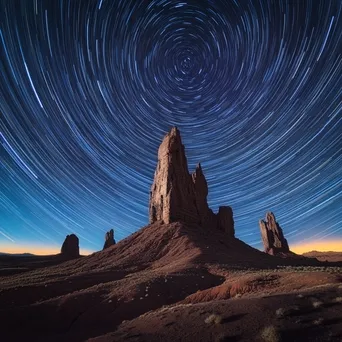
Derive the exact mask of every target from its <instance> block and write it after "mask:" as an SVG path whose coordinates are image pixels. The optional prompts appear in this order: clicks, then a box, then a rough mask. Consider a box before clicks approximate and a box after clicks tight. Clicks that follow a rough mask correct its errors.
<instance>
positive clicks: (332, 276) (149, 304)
mask: <svg viewBox="0 0 342 342" xmlns="http://www.w3.org/2000/svg"><path fill="white" fill-rule="evenodd" d="M12 266H13V264H12ZM2 267H3V268H4V265H3V266H2ZM23 267H24V266H23ZM341 298H342V263H329V264H327V263H321V262H319V261H317V260H316V259H310V258H304V257H301V256H296V255H292V256H291V257H283V258H282V257H276V256H270V255H268V254H266V253H262V252H260V251H258V250H256V249H254V248H252V247H250V246H248V245H246V244H245V243H243V242H242V241H240V240H238V239H235V238H228V237H227V236H226V235H225V234H224V233H222V232H220V231H217V230H216V231H208V230H204V229H201V228H200V227H197V226H189V225H184V224H182V223H172V224H168V225H166V224H160V223H159V222H157V223H154V224H152V225H149V226H146V227H145V228H143V229H141V230H139V231H138V232H136V233H134V234H133V235H131V236H129V237H128V238H126V239H124V240H122V241H120V242H119V243H118V244H116V245H115V246H112V247H110V248H108V249H106V250H104V251H101V252H97V253H94V254H92V255H89V256H86V257H81V258H78V259H74V260H70V261H67V262H63V263H60V264H58V265H54V266H48V267H41V268H38V269H35V270H33V269H31V270H26V271H25V272H22V273H18V274H7V275H5V274H2V275H1V276H0V321H1V323H2V324H1V340H2V341H6V342H7V341H8V342H9V341H85V340H94V341H254V340H255V341H258V340H260V341H263V340H264V341H278V340H280V339H274V338H275V337H274V336H276V337H277V336H278V337H279V338H280V337H282V338H283V339H284V338H285V339H286V340H291V341H328V340H331V341H341V340H342V324H341V322H342V300H341ZM279 309H282V310H280V311H284V312H283V313H281V314H277V310H279ZM212 314H214V316H212V317H211V318H210V316H211V315H212ZM265 328H267V329H268V330H266V332H264V331H263V330H264V329H265ZM272 334H273V335H274V336H273V335H272ZM265 336H266V337H265ZM269 336H273V337H274V338H273V339H270V338H269Z"/></svg>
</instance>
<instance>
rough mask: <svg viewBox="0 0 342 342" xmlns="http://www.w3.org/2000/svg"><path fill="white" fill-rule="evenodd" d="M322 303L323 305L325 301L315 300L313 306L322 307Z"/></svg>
mask: <svg viewBox="0 0 342 342" xmlns="http://www.w3.org/2000/svg"><path fill="white" fill-rule="evenodd" d="M322 305H323V302H321V301H320V300H314V301H313V302H312V306H313V307H314V308H315V309H318V308H320V307H321V306H322Z"/></svg>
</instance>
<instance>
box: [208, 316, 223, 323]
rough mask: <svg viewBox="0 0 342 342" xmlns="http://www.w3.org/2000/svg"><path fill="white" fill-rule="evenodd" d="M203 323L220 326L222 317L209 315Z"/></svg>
mask: <svg viewBox="0 0 342 342" xmlns="http://www.w3.org/2000/svg"><path fill="white" fill-rule="evenodd" d="M204 322H205V323H206V324H220V323H221V322H222V317H221V316H220V315H216V314H211V315H210V316H208V317H207V318H206V319H205V321H204Z"/></svg>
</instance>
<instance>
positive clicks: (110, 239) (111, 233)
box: [103, 229, 116, 249]
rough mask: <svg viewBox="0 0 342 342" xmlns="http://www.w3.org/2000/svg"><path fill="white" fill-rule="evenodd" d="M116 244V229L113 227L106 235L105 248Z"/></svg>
mask: <svg viewBox="0 0 342 342" xmlns="http://www.w3.org/2000/svg"><path fill="white" fill-rule="evenodd" d="M115 244H116V242H115V240H114V230H113V229H111V230H110V231H109V232H107V233H106V235H105V243H104V246H103V249H106V248H108V247H110V246H113V245H115Z"/></svg>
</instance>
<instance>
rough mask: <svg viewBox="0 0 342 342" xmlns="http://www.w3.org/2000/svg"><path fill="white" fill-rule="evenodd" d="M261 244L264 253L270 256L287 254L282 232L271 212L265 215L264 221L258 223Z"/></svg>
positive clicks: (286, 244) (288, 250)
mask: <svg viewBox="0 0 342 342" xmlns="http://www.w3.org/2000/svg"><path fill="white" fill-rule="evenodd" d="M259 226H260V232H261V238H262V242H263V244H264V249H265V252H266V253H268V254H271V255H275V254H279V253H289V252H290V249H289V245H288V243H287V240H286V239H285V237H284V234H283V230H282V229H281V228H280V226H279V224H278V222H277V221H276V219H275V216H274V214H273V213H272V212H268V213H267V214H266V220H265V221H264V220H260V221H259Z"/></svg>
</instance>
